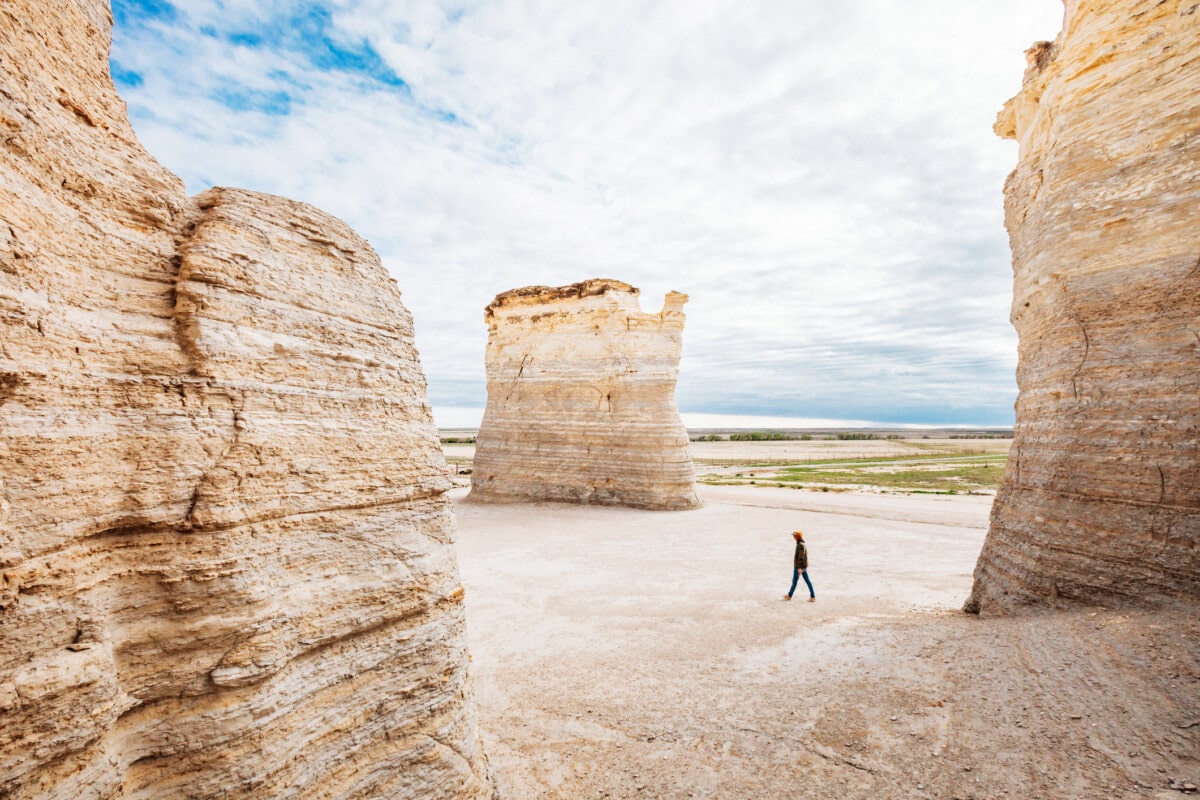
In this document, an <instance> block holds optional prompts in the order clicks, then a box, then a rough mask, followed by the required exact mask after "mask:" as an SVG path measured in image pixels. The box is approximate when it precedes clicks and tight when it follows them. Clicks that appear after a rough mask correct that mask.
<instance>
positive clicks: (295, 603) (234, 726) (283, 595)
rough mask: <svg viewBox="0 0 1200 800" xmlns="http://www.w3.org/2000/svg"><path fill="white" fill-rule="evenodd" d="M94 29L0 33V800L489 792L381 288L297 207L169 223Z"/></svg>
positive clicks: (409, 368) (52, 16) (452, 581)
mask: <svg viewBox="0 0 1200 800" xmlns="http://www.w3.org/2000/svg"><path fill="white" fill-rule="evenodd" d="M111 25H112V21H111V17H110V15H109V12H108V9H107V6H106V5H105V4H104V3H103V2H101V0H49V2H46V1H45V0H38V2H33V0H10V1H9V2H6V3H5V5H4V6H3V8H0V81H2V83H0V209H3V213H4V218H3V220H2V221H0V718H2V719H3V724H0V796H3V797H14V798H18V797H19V798H49V797H79V798H108V797H116V796H118V795H119V796H122V797H143V798H173V797H180V798H182V797H188V798H205V797H223V798H239V797H244V798H250V797H255V798H261V797H273V798H290V797H297V798H298V797H305V798H334V797H336V798H368V797H388V798H408V797H421V798H434V797H436V798H473V797H488V796H490V795H491V786H490V780H489V777H488V774H487V764H486V761H485V759H484V757H483V755H482V753H481V751H480V748H479V739H478V733H477V728H476V720H475V716H474V714H475V712H474V704H473V701H472V699H471V695H470V688H469V683H468V681H467V676H466V667H467V661H468V658H467V654H466V651H465V637H464V629H463V607H462V589H461V588H460V586H459V582H458V574H457V565H456V563H455V559H454V554H453V550H452V539H453V535H454V522H453V517H452V513H451V508H450V505H449V503H448V501H447V499H446V495H445V492H446V490H447V488H448V482H447V479H446V473H445V465H444V461H443V458H442V455H441V451H440V448H439V443H438V439H437V434H436V430H435V429H434V427H433V423H432V418H431V415H430V409H429V406H428V404H427V402H426V400H425V383H424V378H423V376H422V373H421V368H420V365H419V363H418V360H417V353H416V351H415V349H414V346H413V334H412V322H411V319H410V317H409V315H408V312H407V311H406V310H405V309H404V307H403V305H402V304H401V302H400V293H399V291H398V290H397V288H396V286H395V285H394V282H393V281H391V279H390V278H388V277H387V274H386V272H385V271H384V269H383V268H382V266H381V265H380V263H379V260H378V258H377V257H376V255H375V254H374V252H373V251H372V250H371V248H370V246H369V245H367V243H366V242H364V241H363V240H362V239H361V238H359V237H358V236H357V235H355V234H354V232H353V231H351V230H350V229H349V228H348V227H346V226H345V225H344V224H342V223H341V222H339V221H338V220H335V219H333V218H331V217H329V216H328V215H326V214H323V213H322V212H320V211H318V210H316V209H314V208H311V207H309V206H306V205H303V204H300V203H295V202H292V201H289V200H284V199H282V198H277V197H269V196H265V195H260V194H254V193H250V192H243V191H235V190H226V189H214V190H211V191H209V192H206V193H204V194H203V195H201V196H199V197H197V198H195V199H189V198H188V197H187V196H186V195H185V193H184V188H183V185H182V183H181V182H180V181H179V179H178V178H176V177H175V176H174V175H172V174H171V173H169V172H167V171H166V170H164V169H163V168H162V167H161V166H159V165H158V164H157V163H156V162H155V161H154V160H153V159H152V158H151V157H150V156H149V155H148V154H147V153H146V152H145V151H144V150H143V149H142V148H141V146H140V145H139V144H138V142H137V141H136V139H135V138H134V135H133V132H132V130H131V128H130V126H129V124H128V122H127V120H126V117H125V108H124V104H123V103H122V102H121V100H120V98H118V97H117V95H116V93H115V91H114V89H113V85H112V82H111V80H110V78H109V75H108V45H109V37H110V31H111Z"/></svg>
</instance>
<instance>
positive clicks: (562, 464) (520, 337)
mask: <svg viewBox="0 0 1200 800" xmlns="http://www.w3.org/2000/svg"><path fill="white" fill-rule="evenodd" d="M685 302H687V295H684V294H679V293H678V292H672V293H671V294H669V295H667V299H666V304H665V305H664V306H663V309H662V311H661V312H659V313H657V314H653V313H650V314H647V313H643V312H642V311H641V308H640V307H639V305H638V290H637V289H635V288H633V287H632V286H630V285H629V284H627V283H621V282H620V281H613V280H603V279H596V280H590V281H584V282H583V283H576V284H573V285H571V286H562V287H558V288H550V287H546V286H533V287H528V288H525V289H514V290H513V291H510V292H505V293H504V294H501V295H499V296H497V297H496V299H495V300H494V301H492V303H491V305H489V306H488V307H487V310H486V314H485V318H486V321H487V325H488V346H487V386H488V403H487V411H486V413H485V414H484V418H483V426H482V428H481V429H480V431H479V440H478V444H477V445H476V448H475V463H474V468H473V472H472V475H471V495H470V499H472V500H476V501H482V502H532V501H539V500H551V501H561V502H567V503H596V504H602V505H627V506H634V507H636V508H651V509H685V508H694V507H696V506H698V505H699V504H700V501H699V499H698V498H697V497H696V477H695V471H694V469H693V466H692V456H691V451H690V449H689V445H688V436H687V430H686V429H685V428H684V427H683V422H682V421H681V420H680V419H679V409H678V407H677V406H676V405H675V381H676V378H677V377H678V375H679V358H680V355H681V353H682V347H683V344H682V335H683V322H684V315H683V304H684V303H685Z"/></svg>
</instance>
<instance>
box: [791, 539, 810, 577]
mask: <svg viewBox="0 0 1200 800" xmlns="http://www.w3.org/2000/svg"><path fill="white" fill-rule="evenodd" d="M792 566H794V567H795V568H796V569H798V570H800V571H801V572H804V570H806V569H808V548H807V547H805V546H804V541H803V540H797V542H796V557H795V558H793V559H792Z"/></svg>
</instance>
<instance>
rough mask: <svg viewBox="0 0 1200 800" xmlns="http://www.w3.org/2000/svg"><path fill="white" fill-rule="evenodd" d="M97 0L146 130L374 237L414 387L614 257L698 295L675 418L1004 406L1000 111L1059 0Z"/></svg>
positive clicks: (197, 172) (202, 171)
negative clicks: (175, 6) (513, 313)
mask: <svg viewBox="0 0 1200 800" xmlns="http://www.w3.org/2000/svg"><path fill="white" fill-rule="evenodd" d="M115 5H116V6H117V7H118V8H120V7H122V6H125V7H126V8H127V12H126V14H118V18H119V19H121V18H125V21H124V22H123V24H122V25H121V26H120V27H119V29H118V33H117V39H116V46H115V48H114V54H113V56H114V59H115V60H116V61H117V62H119V63H120V64H121V65H122V67H124V68H125V69H129V70H134V71H136V72H137V73H139V74H140V75H141V76H142V78H143V83H142V84H141V85H140V86H138V87H136V88H128V89H127V90H126V91H125V94H126V97H127V99H128V100H129V103H130V107H131V111H132V113H133V116H134V122H135V126H136V128H137V129H138V132H139V134H140V135H141V136H142V138H143V140H144V141H145V142H146V144H147V146H148V147H149V149H150V150H151V151H152V152H153V153H155V154H156V155H157V156H158V157H159V158H160V159H161V160H162V161H163V162H164V163H165V164H166V165H167V166H169V167H171V168H172V169H174V170H176V171H177V172H179V173H180V174H181V175H182V176H183V177H184V178H185V180H187V181H188V185H189V188H191V189H192V190H197V191H198V190H200V189H203V188H205V186H207V185H209V184H221V185H238V186H245V187H248V188H253V189H259V190H262V191H268V192H273V193H278V194H284V195H288V196H291V197H296V198H298V199H302V200H305V201H308V202H312V203H314V204H316V205H318V206H320V207H322V208H325V209H326V210H328V211H330V212H331V213H334V214H337V215H338V216H341V217H343V218H344V219H346V220H347V221H348V222H349V223H350V224H352V225H353V226H354V227H356V228H357V229H358V230H359V231H360V232H362V233H363V234H364V235H365V236H367V238H368V239H370V240H371V241H372V243H373V244H374V245H375V247H376V248H377V249H378V250H379V252H380V255H381V256H382V257H383V259H384V263H385V264H387V266H388V267H389V269H391V271H392V272H393V273H394V274H395V276H396V278H397V280H398V281H399V282H400V285H401V288H402V289H403V291H404V295H405V302H406V304H407V305H408V306H409V307H410V308H411V310H412V311H413V313H414V316H415V318H416V321H417V331H418V345H419V346H420V349H421V353H422V359H423V362H424V364H425V367H426V370H427V372H428V375H429V385H430V393H431V397H432V399H433V401H434V402H435V404H441V405H464V406H471V405H478V404H480V403H482V400H483V388H482V387H483V348H484V342H485V337H486V332H485V329H484V326H483V323H482V310H483V307H484V306H485V305H486V304H487V302H488V301H489V300H490V299H491V298H492V296H494V295H495V294H496V293H498V292H501V291H504V290H507V289H510V288H514V287H517V286H523V285H529V284H562V283H569V282H572V281H576V280H581V279H584V278H589V277H600V276H603V277H615V278H619V279H621V280H626V281H629V282H631V283H633V284H634V285H637V286H640V287H641V288H642V289H643V297H644V298H645V300H644V305H645V306H646V307H648V308H649V307H657V305H658V303H659V302H660V298H661V297H662V295H663V294H664V293H665V292H666V291H668V290H670V289H678V290H680V291H685V292H688V293H689V294H690V295H691V296H692V300H691V302H690V303H689V305H688V307H687V311H688V315H689V319H688V327H687V330H686V331H685V337H684V338H685V357H684V363H683V369H682V372H681V378H680V386H679V398H680V404H681V407H683V408H684V410H688V411H696V412H712V411H728V412H747V413H767V414H775V415H781V414H782V415H790V416H821V417H832V416H837V417H855V418H861V419H875V420H881V421H912V420H922V421H929V422H942V421H945V422H956V421H965V420H967V419H969V418H973V419H976V420H977V421H980V422H989V423H995V422H998V421H1005V420H1007V419H1009V418H1010V416H1009V411H1008V409H1009V408H1010V406H1011V402H1012V399H1013V396H1014V394H1015V387H1014V385H1013V369H1014V367H1015V361H1016V338H1015V335H1014V334H1013V333H1012V331H1011V328H1010V327H1009V325H1008V322H1007V314H1008V302H1009V293H1010V286H1011V271H1010V269H1009V266H1008V264H1009V256H1008V250H1007V242H1006V238H1005V234H1004V231H1003V228H1002V219H1001V194H1000V191H1001V185H1002V181H1003V178H1004V175H1005V174H1006V173H1007V171H1008V170H1009V169H1010V168H1011V167H1012V165H1013V163H1014V161H1015V157H1016V154H1015V148H1014V147H1013V146H1012V145H1011V143H1006V142H1001V141H1000V140H998V139H996V138H995V136H994V135H993V134H992V133H991V130H990V126H991V121H992V119H993V117H994V115H995V111H996V110H997V109H998V108H999V107H1000V105H1001V104H1002V102H1003V101H1004V100H1005V99H1006V98H1007V97H1008V96H1010V95H1011V94H1013V93H1014V92H1015V91H1016V90H1017V88H1018V86H1019V83H1020V75H1021V72H1022V70H1023V67H1024V61H1023V58H1022V51H1023V50H1024V48H1025V47H1027V46H1028V45H1029V44H1030V43H1032V42H1033V41H1034V40H1035V39H1038V38H1050V37H1053V36H1054V35H1055V34H1056V33H1057V30H1058V25H1059V22H1060V19H1061V6H1060V5H1059V4H1058V3H1056V2H1053V0H975V2H972V3H970V4H964V3H957V4H948V3H942V2H934V0H906V2H903V3H901V2H889V1H888V0H857V1H856V2H844V3H837V4H830V3H816V2H793V3H777V2H772V3H767V2H762V3H754V2H746V1H745V0H704V1H703V2H698V1H697V0H690V2H687V3H682V2H676V3H664V2H659V3H650V2H645V1H644V0H613V2H606V3H603V4H601V3H570V4H567V3H558V2H548V0H547V1H546V2H536V1H535V0H496V1H495V2H480V1H479V0H475V1H473V2H456V3H450V2H439V1H438V0H427V1H426V2H420V1H414V2H406V3H402V4H397V3H392V2H387V0H360V2H352V1H351V0H337V2H333V3H331V4H330V7H329V16H328V23H326V24H324V26H323V27H320V29H319V31H317V33H316V34H314V33H313V30H314V29H313V28H312V25H308V27H307V28H306V27H305V26H306V24H308V23H305V21H304V20H303V19H293V20H291V21H290V22H289V21H285V20H284V18H285V17H287V16H289V15H290V16H295V15H296V14H297V11H296V6H295V4H292V3H283V2H270V3H262V2H253V3H252V2H248V1H243V0H238V2H232V1H231V0H197V2H189V4H188V5H187V12H186V13H184V12H182V11H181V12H180V13H178V14H176V15H175V16H174V18H170V19H141V20H140V21H139V20H138V18H136V17H133V15H135V14H136V5H135V3H134V2H133V0H124V2H122V0H117V2H116V3H115ZM130 17H133V18H132V19H130ZM206 26H209V30H208V33H207V34H206V33H205V32H204V30H205V27H206ZM306 30H307V31H308V33H307V34H305V31H306ZM234 33H238V34H246V33H249V34H254V35H256V36H257V40H256V39H255V38H254V37H253V36H252V37H249V38H247V37H245V36H243V37H240V38H237V37H235V38H234V39H232V40H231V38H230V36H229V34H234ZM322 35H323V36H325V37H326V38H327V39H329V40H331V41H332V42H333V43H334V46H335V48H340V50H338V52H340V53H341V54H342V55H345V54H346V53H350V54H351V55H352V56H353V55H355V54H357V55H358V56H363V58H359V59H358V61H357V62H356V61H355V60H354V58H349V59H348V60H347V59H342V61H341V62H339V60H338V58H337V57H331V56H330V55H329V52H325V53H324V55H322V53H321V52H320V49H321V46H320V44H319V37H320V36H322ZM314 36H315V37H316V38H314ZM238 42H242V43H241V44H239V43H238ZM364 42H369V45H370V47H369V49H368V48H366V47H364ZM364 54H366V55H371V54H377V55H378V58H379V60H380V64H381V65H386V68H388V69H390V70H391V73H393V74H394V75H396V76H399V77H400V78H401V79H403V81H404V82H405V83H406V84H407V88H406V89H397V88H396V87H389V86H386V85H384V84H381V83H379V82H378V81H375V80H372V78H371V74H375V75H376V76H378V74H379V69H378V68H374V67H371V66H370V64H368V63H366V62H367V61H369V60H370V59H369V58H366V56H364ZM336 55H337V54H336V53H335V56H336ZM372 69H374V70H375V71H374V73H372V72H371V71H372ZM280 93H284V94H286V97H287V99H286V100H284V99H282V97H283V95H281V94H280ZM231 97H232V98H233V100H232V101H231V99H230V98H231ZM217 98H221V99H217ZM272 103H274V104H275V107H274V109H273V110H274V111H276V112H278V111H280V110H281V109H280V104H282V105H283V107H284V108H285V109H286V110H287V111H288V112H289V113H286V114H280V113H274V114H271V113H263V112H262V111H258V110H255V109H256V108H270V106H271V104H272ZM231 105H233V106H235V107H231ZM239 105H240V106H241V109H240V110H239V108H237V107H236V106H239Z"/></svg>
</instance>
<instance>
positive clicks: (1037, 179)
mask: <svg viewBox="0 0 1200 800" xmlns="http://www.w3.org/2000/svg"><path fill="white" fill-rule="evenodd" d="M1029 62H1030V64H1029V69H1028V70H1027V71H1026V75H1025V82H1024V86H1023V88H1022V89H1021V92H1020V94H1018V95H1017V96H1016V97H1015V98H1013V99H1012V100H1011V101H1009V103H1008V105H1007V106H1006V107H1005V109H1004V111H1003V112H1002V113H1001V114H1000V117H999V119H998V120H997V124H996V130H997V132H998V133H999V134H1000V135H1002V136H1005V137H1008V138H1015V139H1017V140H1018V141H1019V143H1020V162H1019V164H1018V166H1017V168H1016V170H1015V171H1014V172H1013V173H1012V175H1011V176H1010V177H1009V179H1008V183H1007V185H1006V187H1005V199H1006V203H1005V206H1006V215H1007V225H1008V230H1009V235H1010V238H1011V241H1012V250H1013V268H1014V273H1015V288H1014V297H1013V307H1012V319H1013V323H1014V325H1015V326H1016V328H1017V332H1018V334H1019V335H1020V366H1019V367H1018V372H1017V378H1018V382H1019V385H1020V397H1019V399H1018V401H1017V427H1016V436H1015V440H1014V443H1013V449H1012V458H1011V460H1010V464H1009V468H1008V472H1007V475H1006V477H1005V482H1004V486H1003V487H1002V488H1001V490H1000V493H999V496H998V497H997V499H996V504H995V506H994V509H993V514H992V525H991V530H990V531H989V534H988V537H987V542H986V544H985V546H984V549H983V553H982V555H981V556H980V560H979V565H978V568H977V569H976V572H975V588H974V592H973V594H972V596H971V598H970V600H969V601H968V604H967V607H968V609H972V610H982V611H984V612H989V611H1005V610H1008V609H1011V608H1013V607H1015V606H1018V605H1021V604H1029V603H1047V602H1052V601H1055V600H1056V599H1057V598H1063V599H1066V600H1073V601H1084V602H1090V603H1102V604H1110V603H1112V604H1116V603H1129V602H1131V603H1137V604H1147V605H1160V604H1164V603H1172V602H1178V601H1184V600H1195V599H1197V598H1198V597H1200V548H1198V547H1197V545H1198V544H1200V102H1197V91H1198V88H1200V5H1197V4H1196V2H1194V0H1184V1H1179V0H1167V1H1166V2H1130V1H1129V0H1124V1H1121V2H1118V1H1117V0H1088V2H1082V0H1069V1H1068V2H1067V4H1066V18H1065V23H1064V27H1063V31H1062V33H1061V34H1060V36H1059V38H1058V40H1057V41H1055V42H1053V43H1049V42H1043V43H1040V44H1038V45H1035V46H1034V47H1033V48H1032V49H1031V50H1030V51H1029Z"/></svg>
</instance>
